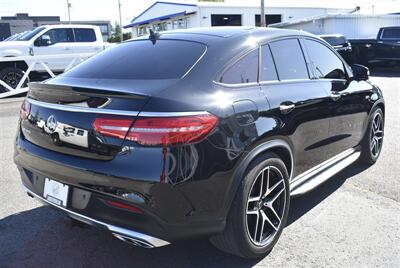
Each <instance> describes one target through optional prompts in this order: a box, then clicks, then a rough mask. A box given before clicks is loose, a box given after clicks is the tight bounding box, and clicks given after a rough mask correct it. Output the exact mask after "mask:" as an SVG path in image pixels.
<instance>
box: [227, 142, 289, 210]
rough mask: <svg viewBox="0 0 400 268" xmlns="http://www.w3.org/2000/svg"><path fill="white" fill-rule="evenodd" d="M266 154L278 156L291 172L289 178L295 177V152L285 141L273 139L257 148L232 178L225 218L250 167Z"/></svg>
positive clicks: (245, 159)
mask: <svg viewBox="0 0 400 268" xmlns="http://www.w3.org/2000/svg"><path fill="white" fill-rule="evenodd" d="M266 153H274V154H276V155H278V156H279V157H280V158H281V160H282V161H283V163H284V164H285V166H286V168H287V170H288V172H289V178H291V177H292V176H293V170H294V158H293V150H292V148H291V146H290V145H289V143H288V142H287V141H285V140H283V139H273V140H269V141H267V142H264V143H262V144H260V145H258V146H256V147H255V148H253V149H252V150H251V151H250V152H249V153H248V154H247V155H246V156H245V158H244V159H243V160H242V161H241V163H240V164H239V166H238V167H237V169H236V171H235V173H234V175H233V177H232V182H231V184H230V188H229V189H227V197H226V198H225V203H224V206H223V208H224V210H223V213H224V215H223V216H224V217H226V216H227V214H228V212H229V209H230V207H231V205H232V202H233V200H234V197H235V195H236V192H237V190H238V188H239V185H240V183H241V182H242V181H243V178H244V176H245V174H246V172H247V171H248V168H249V166H250V165H251V164H252V163H253V162H254V161H256V160H257V159H258V158H259V157H262V156H263V155H265V154H266Z"/></svg>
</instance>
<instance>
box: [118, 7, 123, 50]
mask: <svg viewBox="0 0 400 268" xmlns="http://www.w3.org/2000/svg"><path fill="white" fill-rule="evenodd" d="M118 8H119V28H120V30H121V33H120V38H121V42H122V41H123V40H122V39H123V36H124V35H123V33H122V18H121V0H118Z"/></svg>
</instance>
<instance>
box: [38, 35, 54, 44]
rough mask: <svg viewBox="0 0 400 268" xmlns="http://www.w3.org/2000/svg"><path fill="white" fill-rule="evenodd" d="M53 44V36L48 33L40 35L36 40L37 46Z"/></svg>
mask: <svg viewBox="0 0 400 268" xmlns="http://www.w3.org/2000/svg"><path fill="white" fill-rule="evenodd" d="M51 44H52V42H51V38H50V36H49V35H47V34H44V35H42V36H40V37H39V38H38V39H36V41H35V46H38V47H47V46H50V45H51Z"/></svg>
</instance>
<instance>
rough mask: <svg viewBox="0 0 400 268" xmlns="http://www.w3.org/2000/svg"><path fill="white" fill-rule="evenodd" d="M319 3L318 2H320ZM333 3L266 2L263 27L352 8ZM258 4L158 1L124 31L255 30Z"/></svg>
mask: <svg viewBox="0 0 400 268" xmlns="http://www.w3.org/2000/svg"><path fill="white" fill-rule="evenodd" d="M321 2H322V1H321ZM332 2H334V1H324V3H319V4H316V3H315V2H313V3H309V2H308V1H287V0H268V1H266V9H265V13H266V22H267V24H273V23H280V22H283V21H290V20H298V19H301V18H305V17H311V16H321V15H326V14H338V13H350V12H352V11H354V8H355V6H354V5H350V4H349V5H343V4H341V5H340V7H339V5H337V4H336V5H335V3H332ZM259 4H260V1H232V2H231V1H225V2H223V1H216V2H208V1H207V2H206V1H198V2H181V3H176V2H164V1H158V2H156V3H154V4H153V5H151V6H149V7H148V8H147V9H145V10H144V11H143V12H142V13H141V14H140V15H138V16H137V17H135V18H134V19H133V20H132V21H131V22H130V23H129V24H128V25H125V26H124V28H130V29H131V30H132V34H133V36H142V35H146V34H148V33H149V29H153V30H155V31H159V32H162V31H166V30H174V29H186V28H195V27H210V26H259V25H260V21H261V16H260V6H259Z"/></svg>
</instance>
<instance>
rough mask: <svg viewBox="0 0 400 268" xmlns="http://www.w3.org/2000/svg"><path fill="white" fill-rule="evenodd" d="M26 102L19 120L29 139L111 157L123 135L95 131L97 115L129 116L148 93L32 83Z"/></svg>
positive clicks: (49, 146) (64, 151)
mask: <svg viewBox="0 0 400 268" xmlns="http://www.w3.org/2000/svg"><path fill="white" fill-rule="evenodd" d="M29 87H30V91H29V94H28V97H27V100H26V102H28V103H29V104H28V105H29V109H30V111H29V115H28V116H27V117H26V118H24V119H22V120H21V132H22V134H23V137H24V138H25V139H26V140H28V141H29V142H31V143H33V144H35V145H37V146H40V147H42V148H46V149H48V150H51V151H56V152H59V153H62V154H67V155H73V156H77V157H83V158H91V159H99V160H111V159H113V158H114V157H115V156H116V155H117V154H118V153H119V152H120V151H121V150H122V144H123V139H120V138H113V137H108V136H104V135H101V134H99V133H97V131H96V130H95V127H94V124H93V123H94V121H95V120H96V119H98V118H103V119H117V120H128V121H129V120H131V121H132V122H133V121H134V120H135V119H136V117H137V115H138V114H139V112H140V111H141V109H142V108H143V106H144V105H145V104H146V103H147V101H148V99H149V98H150V96H149V95H145V94H143V93H142V94H139V93H132V92H124V91H117V90H115V89H114V88H113V89H111V87H109V88H107V87H104V86H102V87H101V88H100V89H98V88H95V87H84V88H83V87H75V86H66V85H56V84H51V83H31V84H30V85H29Z"/></svg>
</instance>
